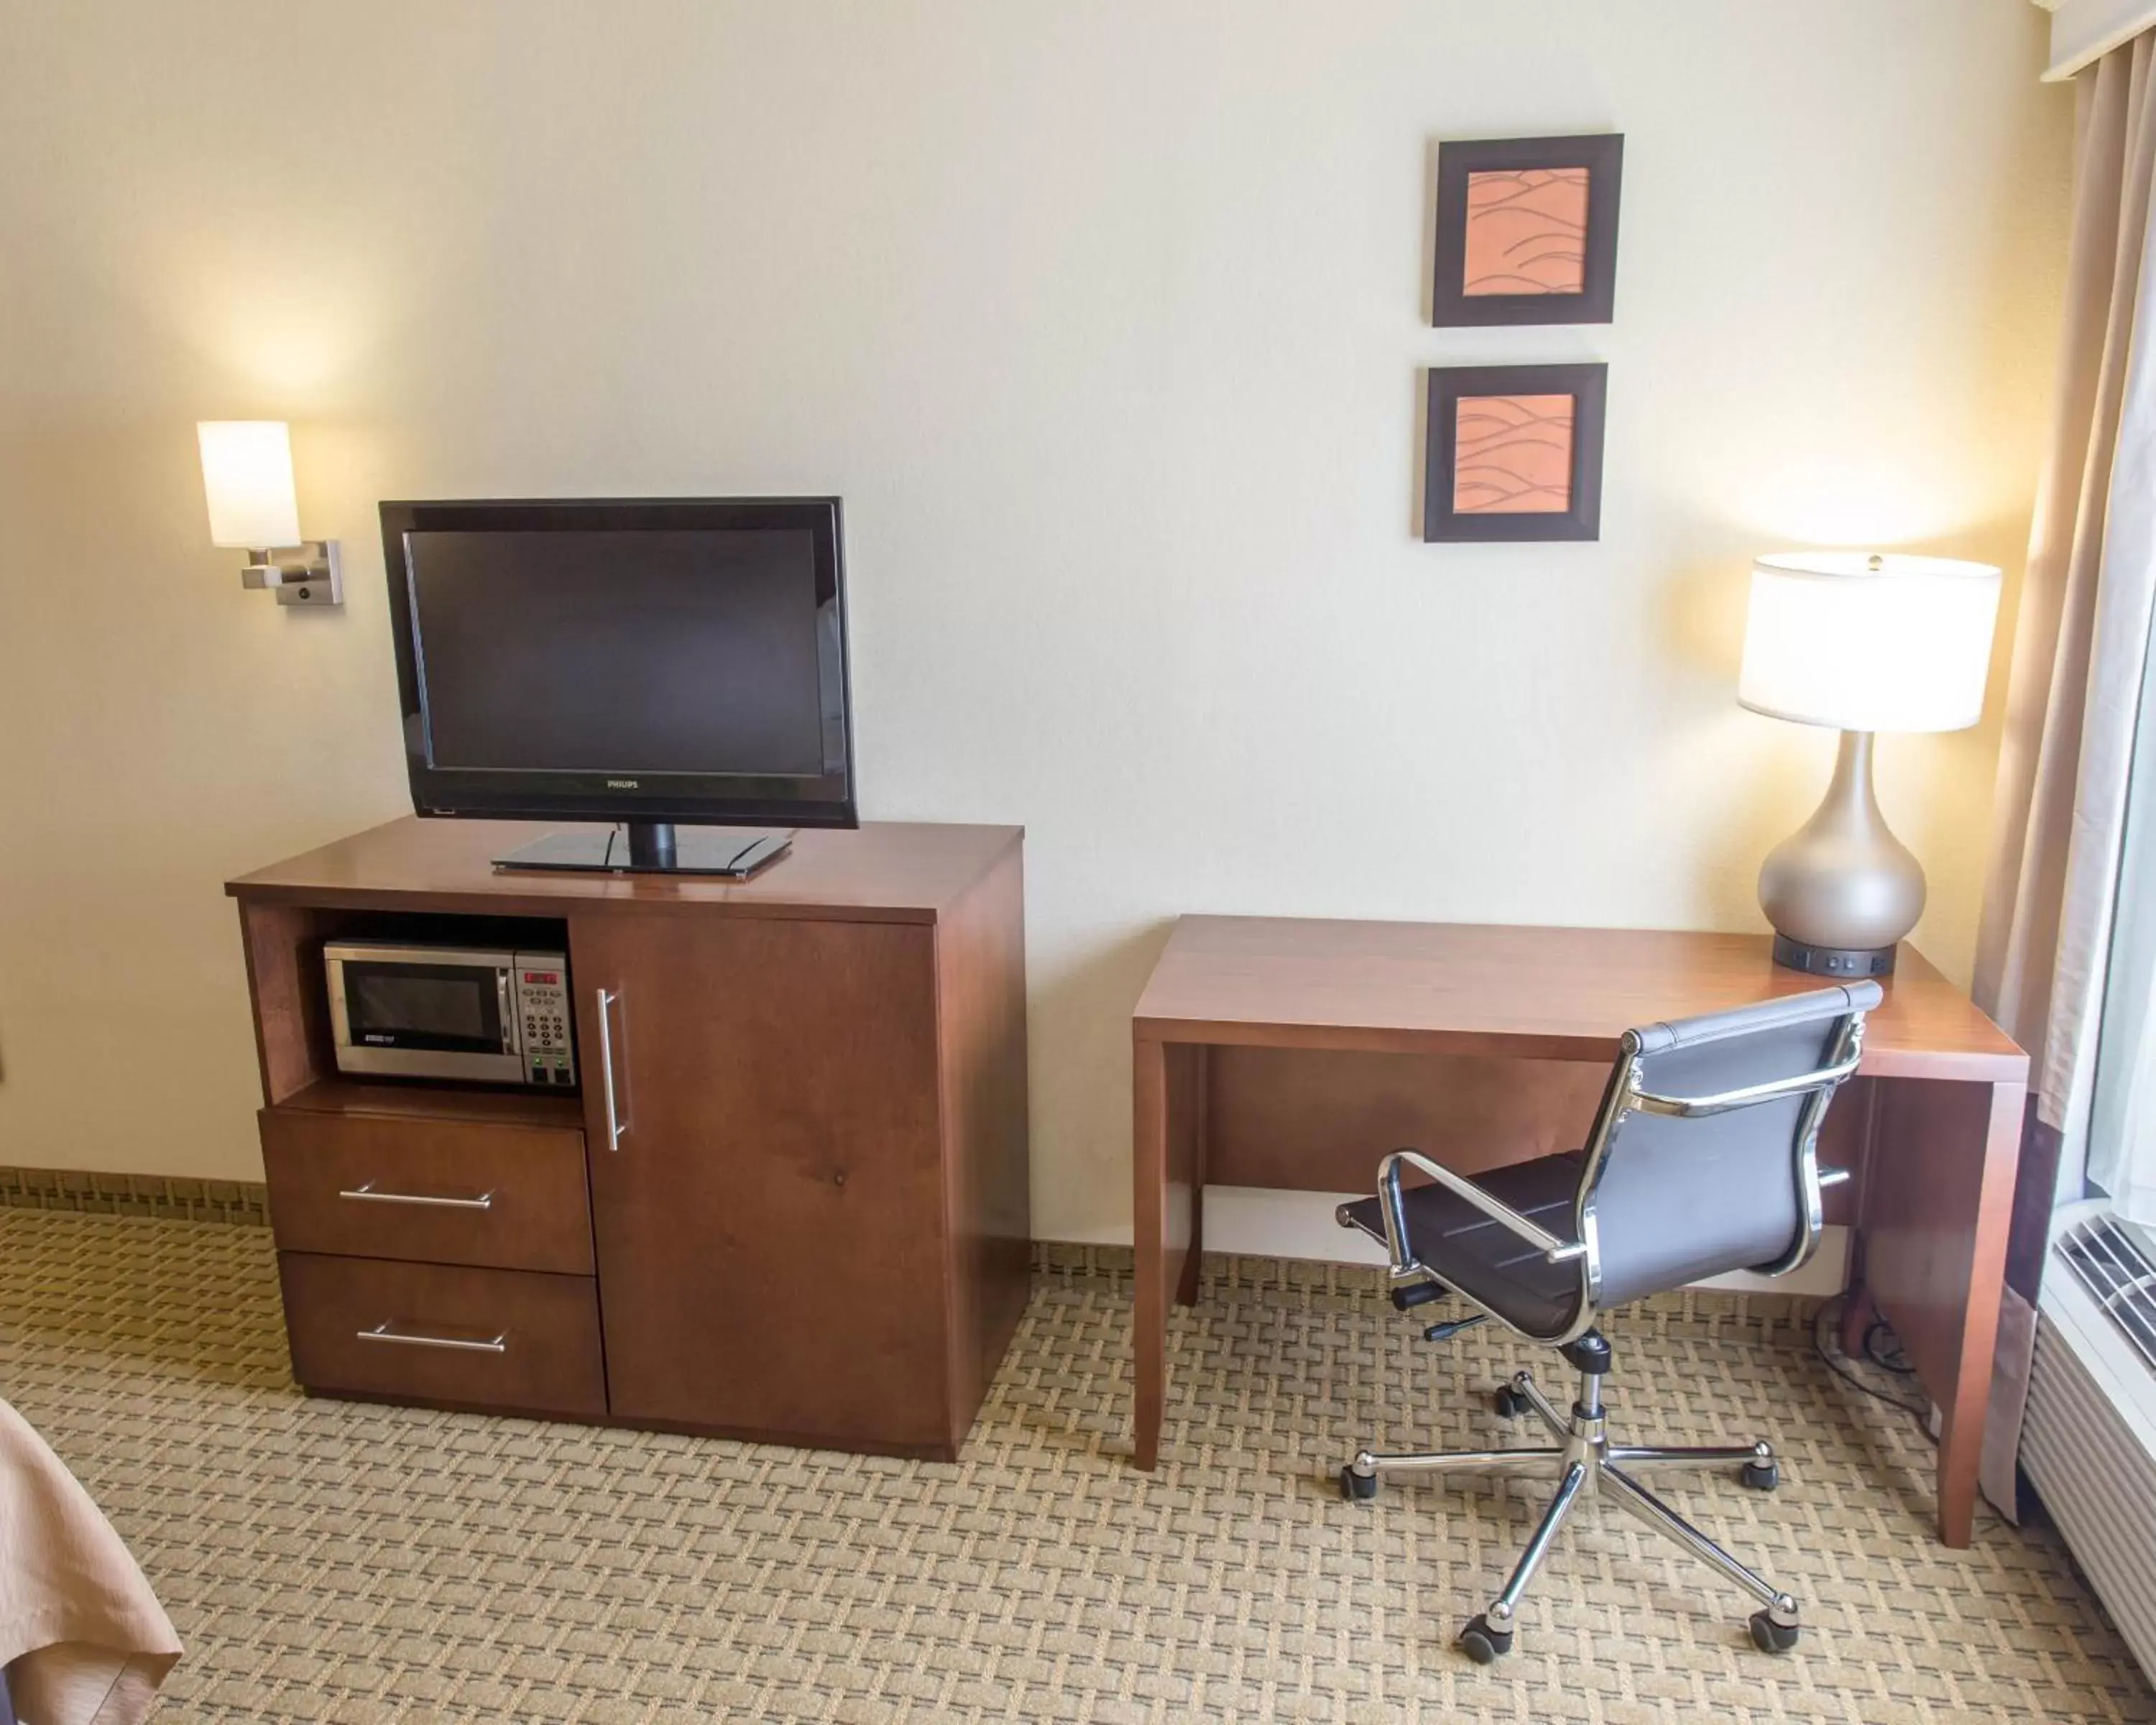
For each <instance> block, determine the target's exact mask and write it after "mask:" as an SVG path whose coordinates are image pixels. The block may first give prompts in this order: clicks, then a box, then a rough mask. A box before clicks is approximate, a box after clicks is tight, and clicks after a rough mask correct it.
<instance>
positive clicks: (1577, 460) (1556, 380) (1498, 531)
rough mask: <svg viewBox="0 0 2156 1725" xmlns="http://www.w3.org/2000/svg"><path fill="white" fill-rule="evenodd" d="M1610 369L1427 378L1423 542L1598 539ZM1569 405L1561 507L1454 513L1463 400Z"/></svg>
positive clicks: (1454, 369)
mask: <svg viewBox="0 0 2156 1725" xmlns="http://www.w3.org/2000/svg"><path fill="white" fill-rule="evenodd" d="M1554 395H1564V396H1569V397H1571V398H1572V413H1571V426H1570V439H1571V442H1570V449H1569V455H1570V459H1569V460H1568V463H1567V473H1566V484H1565V491H1564V506H1563V508H1561V509H1558V508H1539V509H1531V510H1517V511H1512V510H1504V509H1496V508H1483V509H1467V510H1462V509H1460V508H1458V507H1456V498H1457V493H1456V490H1455V485H1456V482H1457V479H1458V476H1459V469H1460V403H1461V402H1462V401H1464V400H1480V399H1484V398H1492V399H1502V398H1522V397H1527V398H1534V397H1542V396H1554ZM1608 400H1609V367H1608V366H1606V365H1603V364H1600V363H1599V362H1598V363H1594V364H1589V365H1552V366H1443V367H1432V368H1431V371H1430V408H1429V413H1430V418H1429V425H1428V437H1427V439H1426V442H1425V444H1424V468H1423V505H1422V536H1423V539H1424V542H1425V543H1427V544H1432V545H1436V544H1476V543H1481V544H1517V543H1522V542H1539V541H1551V540H1561V539H1599V538H1600V537H1601V536H1602V434H1603V420H1604V412H1605V409H1606V408H1607V405H1608Z"/></svg>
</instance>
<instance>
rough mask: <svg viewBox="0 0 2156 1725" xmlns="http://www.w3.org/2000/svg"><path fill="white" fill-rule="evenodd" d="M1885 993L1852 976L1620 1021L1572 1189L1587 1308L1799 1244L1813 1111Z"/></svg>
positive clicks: (1807, 1215) (1816, 1197)
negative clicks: (1672, 1018)
mask: <svg viewBox="0 0 2156 1725" xmlns="http://www.w3.org/2000/svg"><path fill="white" fill-rule="evenodd" d="M1880 999H1881V993H1880V988H1879V985H1878V983H1872V982H1862V983H1846V984H1844V985H1843V986H1841V987H1840V988H1821V989H1818V990H1815V991H1814V992H1812V993H1804V994H1789V995H1784V996H1782V997H1781V998H1780V999H1774V1000H1763V1001H1761V1002H1759V1003H1758V1004H1756V1005H1753V1006H1742V1007H1738V1008H1735V1009H1732V1010H1731V1011H1728V1012H1718V1013H1712V1014H1707V1016H1705V1017H1702V1018H1696V1019H1679V1020H1677V1021H1676V1022H1675V1023H1673V1024H1648V1025H1645V1026H1643V1027H1642V1028H1640V1029H1635V1030H1628V1031H1626V1032H1625V1038H1624V1045H1623V1048H1624V1051H1623V1052H1622V1053H1621V1054H1620V1055H1619V1056H1618V1059H1617V1064H1616V1066H1615V1068H1614V1070H1613V1071H1612V1072H1611V1075H1610V1080H1609V1089H1608V1090H1607V1091H1605V1092H1604V1096H1603V1101H1602V1111H1601V1112H1600V1114H1599V1116H1598V1117H1597V1118H1596V1121H1595V1124H1594V1136H1593V1137H1590V1138H1589V1141H1588V1146H1587V1158H1586V1167H1585V1168H1584V1171H1583V1177H1582V1178H1581V1181H1580V1188H1579V1195H1578V1201H1577V1209H1578V1214H1577V1216H1576V1218H1575V1219H1576V1221H1577V1222H1578V1226H1579V1228H1580V1230H1581V1233H1580V1236H1579V1237H1580V1238H1582V1239H1592V1240H1594V1242H1595V1246H1596V1250H1595V1252H1594V1260H1593V1261H1594V1262H1595V1263H1597V1264H1599V1272H1600V1274H1599V1286H1597V1287H1595V1288H1594V1289H1591V1290H1590V1297H1591V1298H1592V1300H1593V1301H1594V1305H1595V1306H1596V1307H1609V1306H1618V1305H1622V1304H1623V1303H1624V1302H1625V1301H1628V1300H1637V1299H1640V1298H1642V1297H1643V1296H1646V1295H1649V1294H1655V1293H1661V1292H1662V1291H1666V1290H1667V1289H1671V1288H1677V1287H1681V1286H1684V1285H1685V1284H1686V1283H1687V1282H1691V1281H1697V1280H1699V1279H1700V1278H1701V1277H1702V1276H1720V1275H1722V1274H1723V1273H1725V1272H1726V1271H1732V1270H1751V1269H1759V1270H1765V1271H1770V1272H1774V1273H1779V1272H1780V1271H1787V1270H1791V1269H1794V1268H1795V1267H1796V1266H1797V1265H1798V1264H1799V1263H1801V1262H1803V1261H1804V1259H1805V1258H1806V1257H1808V1256H1809V1255H1810V1252H1811V1249H1812V1247H1813V1246H1814V1245H1815V1244H1816V1243H1817V1240H1818V1235H1819V1228H1820V1189H1819V1178H1818V1172H1817V1168H1816V1166H1815V1163H1814V1162H1813V1149H1814V1144H1815V1140H1816V1139H1817V1137H1818V1134H1819V1125H1820V1120H1821V1119H1822V1118H1824V1117H1825V1113H1826V1106H1827V1103H1828V1102H1829V1101H1830V1100H1832V1097H1833V1095H1834V1091H1835V1088H1836V1087H1837V1086H1838V1085H1839V1084H1840V1081H1841V1080H1842V1078H1844V1077H1845V1076H1847V1073H1848V1072H1849V1071H1853V1070H1855V1067H1856V1059H1857V1056H1858V1055H1859V1053H1860V1051H1861V1048H1862V1045H1863V1022H1864V1014H1865V1013H1866V1011H1867V1010H1868V1009H1871V1007H1874V1006H1876V1005H1877V1004H1879V1001H1880ZM1756 1091H1765V1092H1766V1094H1765V1095H1763V1096H1757V1095H1748V1094H1746V1093H1747V1092H1756ZM1589 1230H1591V1232H1590V1231H1589Z"/></svg>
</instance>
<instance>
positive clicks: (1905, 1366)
mask: <svg viewBox="0 0 2156 1725" xmlns="http://www.w3.org/2000/svg"><path fill="white" fill-rule="evenodd" d="M1845 1297H1846V1296H1845ZM1863 1345H1864V1357H1865V1358H1866V1359H1868V1360H1869V1361H1871V1363H1872V1364H1873V1365H1875V1366H1876V1367H1878V1368H1879V1369H1880V1370H1881V1371H1882V1372H1892V1373H1893V1374H1894V1375H1895V1376H1896V1377H1897V1378H1907V1377H1911V1376H1913V1375H1914V1374H1915V1372H1916V1369H1917V1368H1915V1367H1914V1366H1912V1365H1911V1364H1910V1363H1909V1356H1908V1355H1907V1354H1906V1353H1903V1352H1902V1338H1901V1337H1899V1336H1897V1335H1896V1334H1895V1333H1894V1326H1893V1325H1892V1324H1890V1323H1888V1322H1886V1319H1885V1318H1883V1317H1881V1318H1874V1319H1873V1320H1872V1321H1871V1324H1870V1325H1869V1326H1867V1327H1866V1329H1865V1332H1864V1344H1863Z"/></svg>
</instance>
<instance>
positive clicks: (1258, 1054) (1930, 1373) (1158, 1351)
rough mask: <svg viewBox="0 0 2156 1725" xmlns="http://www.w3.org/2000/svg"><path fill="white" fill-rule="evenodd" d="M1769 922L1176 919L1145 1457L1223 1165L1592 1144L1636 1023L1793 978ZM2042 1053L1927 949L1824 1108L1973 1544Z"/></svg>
mask: <svg viewBox="0 0 2156 1725" xmlns="http://www.w3.org/2000/svg"><path fill="white" fill-rule="evenodd" d="M1818 986H1820V979H1818V978H1810V977H1805V976H1802V975H1799V974H1798V973H1795V972H1793V971H1788V970H1783V969H1780V968H1777V967H1776V966H1775V965H1774V963H1773V962H1772V961H1771V959H1770V957H1769V942H1768V938H1767V937H1765V936H1761V935H1736V934H1687V933H1677V932H1666V931H1661V930H1645V929H1594V928H1512V927H1464V926H1456V925H1448V924H1441V923H1416V922H1318V921H1308V920H1301V919H1288V918H1276V917H1248V916H1185V917H1183V919H1182V920H1181V921H1180V922H1178V923H1177V925H1176V927H1175V932H1174V933H1173V935H1172V936H1171V937H1169V940H1168V948H1167V950H1166V951H1165V952H1163V953H1162V955H1161V957H1160V962H1159V963H1158V964H1157V965H1156V966H1155V967H1154V968H1153V973H1152V978H1151V979H1150V980H1149V981H1148V982H1147V984H1146V988H1145V993H1144V994H1143V995H1142V997H1141V998H1140V999H1139V1001H1138V1004H1137V1012H1136V1014H1134V1016H1133V1018H1132V1025H1131V1031H1132V1057H1133V1068H1134V1082H1133V1101H1134V1124H1135V1127H1136V1132H1135V1142H1134V1152H1133V1158H1132V1161H1133V1174H1134V1178H1135V1184H1136V1204H1135V1216H1136V1221H1137V1445H1136V1457H1135V1459H1136V1461H1137V1466H1140V1467H1142V1468H1151V1467H1152V1466H1153V1465H1154V1463H1155V1461H1156V1460H1157V1459H1158V1454H1159V1445H1160V1421H1161V1409H1162V1404H1163V1396H1164V1394H1165V1391H1166V1388H1167V1385H1166V1375H1167V1322H1168V1305H1167V1295H1168V1287H1169V1286H1170V1285H1171V1284H1173V1286H1174V1287H1175V1289H1176V1297H1177V1298H1178V1299H1179V1300H1180V1301H1183V1303H1184V1304H1185V1305H1189V1304H1192V1303H1194V1301H1196V1299H1197V1295H1198V1264H1199V1250H1200V1249H1201V1245H1202V1242H1203V1224H1204V1188H1205V1184H1206V1183H1207V1182H1208V1181H1213V1182H1215V1183H1221V1184H1229V1185H1243V1186H1262V1187H1272V1188H1276V1189H1286V1190H1290V1191H1316V1192H1368V1191H1369V1190H1370V1189H1371V1182H1372V1180H1373V1178H1375V1175H1376V1172H1377V1165H1378V1158H1381V1157H1382V1156H1383V1155H1384V1154H1385V1153H1387V1152H1388V1151H1390V1150H1394V1149H1397V1148H1399V1147H1400V1146H1402V1145H1413V1146H1415V1147H1419V1148H1420V1149H1421V1150H1423V1151H1424V1153H1427V1154H1430V1155H1432V1156H1434V1157H1435V1158H1438V1159H1439V1160H1441V1161H1443V1162H1445V1163H1446V1164H1447V1165H1448V1166H1450V1167H1453V1168H1459V1169H1460V1170H1461V1171H1463V1172H1465V1173H1474V1172H1476V1171H1477V1170H1479V1169H1483V1168H1496V1167H1501V1166H1503V1165H1505V1164H1507V1163H1514V1162H1521V1161H1525V1160H1527V1159H1528V1158H1532V1157H1536V1156H1543V1155H1548V1154H1549V1153H1552V1152H1554V1151H1558V1150H1564V1149H1570V1148H1573V1147H1577V1146H1578V1143H1579V1142H1580V1141H1581V1140H1582V1139H1583V1138H1584V1137H1585V1135H1586V1132H1587V1130H1588V1127H1589V1124H1590V1122H1592V1120H1593V1118H1594V1109H1595V1106H1596V1104H1597V1103H1598V1102H1599V1100H1600V1096H1601V1092H1602V1086H1603V1082H1604V1079H1605V1078H1606V1077H1607V1076H1608V1073H1609V1063H1610V1061H1611V1060H1613V1059H1614V1057H1615V1055H1616V1052H1617V1039H1618V1037H1619V1035H1620V1034H1621V1033H1622V1032H1623V1031H1624V1030H1625V1029H1628V1028H1629V1027H1630V1026H1632V1025H1635V1024H1651V1023H1654V1022H1655V1021H1656V1020H1657V1019H1674V1018H1685V1017H1690V1016H1691V1015H1692V1014H1697V1013H1706V1012H1714V1011H1717V1010H1720V1009H1722V1008H1725V1007H1732V1006H1739V1005H1743V1004H1745V1003H1747V1002H1748V1001H1753V1000H1760V999H1766V998H1768V997H1769V996H1771V995H1776V994H1790V993H1801V992H1803V991H1804V990H1805V989H1807V988H1816V987H1818ZM2028 1076H2029V1058H2028V1056H2027V1055H2025V1054H2024V1053H2023V1052H2022V1051H2021V1050H2020V1049H2019V1048H2017V1047H2016V1046H2015V1045H2014V1043H2013V1042H2012V1041H2011V1040H2010V1039H2009V1038H2008V1037H2007V1035H2006V1034H2005V1032H2004V1031H2002V1030H2000V1029H1999V1027H1998V1026H1997V1025H1995V1024H1993V1023H1992V1022H1991V1020H1990V1019H1988V1018H1986V1017H1985V1016H1984V1014H1982V1013H1981V1012H1979V1011H1978V1010H1977V1009H1976V1008H1975V1007H1974V1006H1973V1005H1971V1004H1969V1000H1968V999H1966V998H1965V997H1964V996H1963V995H1962V994H1961V993H1960V992H1959V991H1958V990H1957V989H1956V988H1954V987H1953V984H1952V983H1948V981H1947V980H1946V978H1943V977H1942V976H1941V975H1940V974H1939V973H1938V971H1937V970H1936V969H1934V968H1933V966H1932V965H1931V963H1930V962H1929V961H1928V960H1927V959H1926V958H1925V957H1923V956H1922V954H1921V953H1919V952H1917V950H1916V949H1915V948H1914V947H1909V946H1906V945H1905V946H1904V947H1902V956H1901V959H1900V963H1899V968H1898V970H1897V974H1896V975H1895V976H1894V977H1893V978H1891V979H1890V980H1889V981H1888V983H1887V985H1886V1000H1885V1001H1884V1003H1883V1004H1881V1006H1880V1007H1879V1008H1878V1009H1877V1010H1876V1011H1875V1012H1873V1013H1872V1014H1871V1018H1870V1020H1869V1022H1868V1024H1867V1026H1866V1035H1865V1044H1864V1064H1863V1066H1862V1068H1861V1070H1860V1074H1859V1076H1857V1077H1856V1078H1855V1079H1853V1080H1851V1082H1850V1083H1849V1084H1848V1085H1847V1086H1845V1087H1844V1088H1843V1090H1842V1091H1841V1093H1840V1096H1837V1097H1836V1098H1835V1105H1834V1106H1833V1107H1832V1109H1830V1111H1829V1113H1828V1117H1827V1123H1826V1127H1825V1131H1824V1132H1823V1134H1822V1141H1821V1144H1820V1159H1821V1161H1822V1163H1824V1164H1825V1165H1827V1166H1830V1167H1847V1168H1851V1169H1853V1170H1855V1173H1856V1178H1855V1179H1854V1180H1853V1181H1852V1182H1851V1183H1850V1185H1848V1186H1845V1187H1842V1188H1840V1189H1836V1190H1835V1191H1834V1192H1832V1193H1830V1194H1829V1207H1828V1213H1827V1219H1828V1220H1829V1221H1830V1222H1833V1221H1842V1222H1851V1223H1854V1224H1856V1233H1857V1239H1856V1251H1855V1253H1854V1254H1853V1255H1852V1260H1851V1261H1852V1265H1853V1266H1855V1268H1854V1271H1853V1276H1852V1286H1853V1287H1854V1288H1855V1289H1856V1297H1855V1298H1853V1299H1852V1301H1851V1305H1852V1307H1853V1308H1855V1309H1856V1310H1857V1311H1859V1312H1863V1311H1866V1310H1869V1309H1876V1311H1878V1312H1880V1313H1881V1314H1883V1315H1884V1316H1885V1317H1886V1318H1887V1319H1888V1321H1889V1322H1892V1324H1893V1326H1894V1327H1895V1329H1896V1330H1897V1332H1899V1334H1900V1336H1901V1338H1902V1346H1903V1348H1905V1350H1906V1351H1907V1355H1908V1358H1909V1359H1910V1361H1911V1363H1912V1364H1913V1365H1914V1366H1915V1368H1916V1373H1917V1381H1918V1382H1919V1383H1920V1384H1922V1386H1923V1388H1924V1389H1925V1391H1926V1392H1927V1393H1928V1394H1929V1395H1930V1396H1931V1398H1932V1399H1933V1401H1934V1402H1936V1403H1937V1404H1938V1405H1939V1407H1940V1408H1942V1409H1943V1410H1944V1413H1945V1429H1944V1432H1943V1436H1942V1438H1941V1440H1940V1444H1939V1471H1938V1493H1939V1507H1938V1514H1939V1537H1940V1538H1942V1539H1943V1540H1944V1541H1945V1543H1947V1544H1948V1545H1953V1546H1961V1545H1966V1544H1968V1543H1969V1527H1970V1522H1971V1518H1972V1517H1973V1515H1974V1510H1975V1502H1976V1470H1977V1457H1978V1454H1979V1450H1980V1449H1981V1447H1982V1445H1983V1439H1984V1406H1985V1402H1986V1399H1987V1397H1988V1396H1989V1391H1990V1387H1991V1355H1992V1346H1993V1343H1994V1339H1995V1337H1996V1335H1997V1332H1998V1325H1999V1289H2000V1283H2001V1278H2002V1276H2003V1274H2004V1270H2005V1255H2006V1229H2007V1219H2008V1212H2009V1210H2010V1208H2011V1205H2012V1199H2013V1194H2014V1173H2015V1163H2016V1160H2017V1158H2018V1157H2019V1154H2020V1135H2021V1107H2022V1096H2023V1091H2024V1088H2025V1086H2026V1084H2027V1081H2028Z"/></svg>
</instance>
